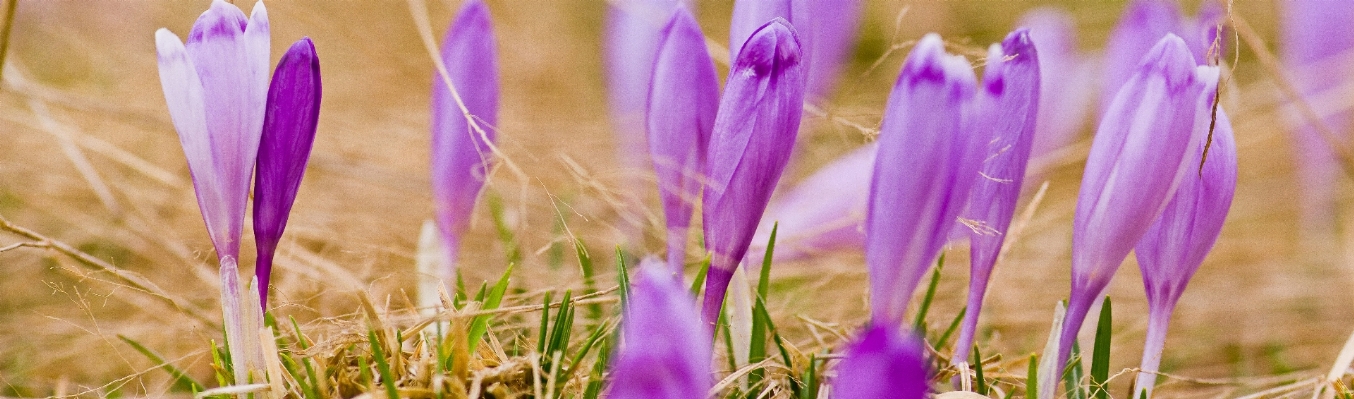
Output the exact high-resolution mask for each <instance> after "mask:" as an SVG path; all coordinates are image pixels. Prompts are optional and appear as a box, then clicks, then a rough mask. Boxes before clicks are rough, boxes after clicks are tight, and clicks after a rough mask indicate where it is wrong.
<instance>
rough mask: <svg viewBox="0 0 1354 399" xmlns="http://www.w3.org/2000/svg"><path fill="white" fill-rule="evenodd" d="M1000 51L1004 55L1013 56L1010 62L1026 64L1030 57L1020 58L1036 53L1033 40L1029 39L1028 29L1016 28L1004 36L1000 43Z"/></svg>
mask: <svg viewBox="0 0 1354 399" xmlns="http://www.w3.org/2000/svg"><path fill="white" fill-rule="evenodd" d="M1001 49H1002V52H1004V53H1005V54H1006V55H1010V56H1014V57H1013V58H1012V59H1011V61H1010V62H1028V61H1029V60H1030V59H1031V57H1025V56H1022V55H1023V54H1029V53H1034V52H1036V49H1035V45H1034V39H1031V38H1030V28H1024V27H1022V28H1018V29H1016V30H1014V31H1012V32H1011V33H1010V34H1007V35H1006V39H1004V40H1002V41H1001Z"/></svg>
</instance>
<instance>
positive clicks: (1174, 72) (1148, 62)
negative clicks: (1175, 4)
mask: <svg viewBox="0 0 1354 399" xmlns="http://www.w3.org/2000/svg"><path fill="white" fill-rule="evenodd" d="M1195 65H1196V64H1195V62H1194V56H1193V55H1191V54H1190V51H1189V46H1188V45H1186V44H1185V40H1184V39H1181V38H1180V36H1176V35H1175V34H1174V33H1167V34H1166V35H1165V36H1163V37H1162V38H1161V40H1160V41H1157V44H1156V45H1155V46H1152V49H1151V50H1148V52H1147V55H1146V56H1144V57H1143V58H1142V63H1141V64H1140V65H1139V66H1138V68H1139V69H1143V70H1145V71H1154V72H1157V73H1160V74H1161V75H1162V76H1163V77H1165V78H1166V83H1167V85H1168V86H1169V87H1172V88H1178V87H1182V86H1184V85H1188V84H1189V82H1190V81H1191V78H1193V77H1194V70H1195Z"/></svg>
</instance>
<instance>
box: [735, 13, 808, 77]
mask: <svg viewBox="0 0 1354 399" xmlns="http://www.w3.org/2000/svg"><path fill="white" fill-rule="evenodd" d="M801 53H802V49H801V48H800V41H799V34H798V33H796V32H795V28H794V25H791V24H790V22H789V21H786V20H785V19H783V18H780V17H776V18H775V19H772V20H771V21H770V22H767V23H766V24H765V25H762V27H760V28H757V31H756V32H753V33H752V36H751V37H749V38H748V40H747V42H746V43H743V49H742V50H740V51H739V53H738V61H737V63H739V64H742V65H744V66H751V67H753V70H754V71H757V73H758V74H761V73H763V72H764V71H765V69H767V68H771V67H772V65H776V64H782V65H795V64H799V62H800V58H801V57H800V56H801ZM745 54H746V55H745Z"/></svg>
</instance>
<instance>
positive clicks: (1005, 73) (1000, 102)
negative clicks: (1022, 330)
mask: <svg viewBox="0 0 1354 399" xmlns="http://www.w3.org/2000/svg"><path fill="white" fill-rule="evenodd" d="M1039 61H1040V59H1039V53H1038V51H1036V50H1035V46H1034V43H1033V42H1032V41H1031V40H1030V34H1029V30H1026V29H1020V30H1017V31H1015V32H1011V34H1009V35H1007V36H1006V40H1004V41H1002V43H1001V45H1000V46H998V45H995V44H994V45H992V47H991V48H990V49H989V50H988V51H987V68H986V69H985V70H984V72H983V84H982V86H983V90H982V91H981V92H980V93H979V100H980V103H979V105H980V107H981V108H983V109H980V112H982V113H983V114H985V115H984V116H983V118H982V119H981V121H982V122H983V123H984V124H985V126H983V125H980V126H977V130H976V131H975V132H974V133H975V134H979V135H983V136H986V137H988V138H989V139H988V140H987V142H986V143H985V145H986V148H984V150H985V151H984V152H983V154H984V155H985V159H984V160H983V161H982V162H983V163H982V167H981V168H982V169H981V172H980V173H979V174H978V176H977V178H976V179H975V182H974V183H973V190H972V191H971V192H970V193H969V202H968V210H967V212H966V213H967V215H966V216H965V217H966V218H968V219H970V220H973V221H977V222H978V223H980V224H981V225H980V226H979V228H975V229H972V230H970V231H969V233H970V234H969V253H970V256H969V259H971V261H970V270H971V272H970V273H969V276H970V277H969V286H968V287H969V291H968V311H967V312H966V313H965V316H964V324H963V328H962V329H961V330H960V333H959V341H957V343H956V344H955V353H954V357H953V358H952V361H953V362H956V363H958V362H962V361H964V359H967V358H968V352H969V348H972V346H973V337H974V333H976V332H977V328H978V315H979V313H981V312H982V308H983V296H984V294H985V293H986V292H987V282H988V278H989V277H991V276H992V268H993V266H995V265H996V263H997V255H998V254H1000V253H1001V246H1002V242H1003V241H1004V240H1005V239H1006V229H1007V228H1008V227H1010V225H1011V217H1012V216H1014V215H1015V209H1016V200H1018V199H1020V188H1021V184H1022V183H1023V182H1024V179H1025V166H1026V164H1027V163H1028V162H1029V159H1030V148H1031V145H1032V143H1033V142H1034V134H1035V130H1034V129H1035V123H1036V121H1037V118H1038V115H1039V112H1038V107H1039V88H1040V85H1039Z"/></svg>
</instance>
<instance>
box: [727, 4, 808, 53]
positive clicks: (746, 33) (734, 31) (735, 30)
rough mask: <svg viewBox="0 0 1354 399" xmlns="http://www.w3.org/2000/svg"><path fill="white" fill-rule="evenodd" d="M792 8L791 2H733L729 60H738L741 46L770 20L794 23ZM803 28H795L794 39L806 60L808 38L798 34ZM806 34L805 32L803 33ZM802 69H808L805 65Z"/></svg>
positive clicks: (730, 22)
mask: <svg viewBox="0 0 1354 399" xmlns="http://www.w3.org/2000/svg"><path fill="white" fill-rule="evenodd" d="M793 8H794V4H792V2H791V0H736V1H734V2H733V16H732V17H731V20H730V21H729V59H730V60H736V59H738V52H739V51H741V50H742V49H743V44H744V43H746V42H747V41H748V38H750V37H752V34H753V33H755V32H757V30H759V29H761V27H762V25H766V23H767V22H771V20H773V19H776V18H780V19H783V20H785V21H787V23H790V22H794V21H795V20H794V18H793V15H792V13H793ZM803 28H804V27H796V30H795V33H796V37H798V39H799V48H800V49H801V50H800V53H802V54H801V56H802V57H804V58H808V54H809V51H808V49H809V48H810V47H809V44H808V40H807V39H808V38H807V37H806V36H807V35H806V34H800V31H801V30H802V29H803ZM804 32H805V33H807V31H804ZM804 69H808V64H807V63H805V66H804Z"/></svg>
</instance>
